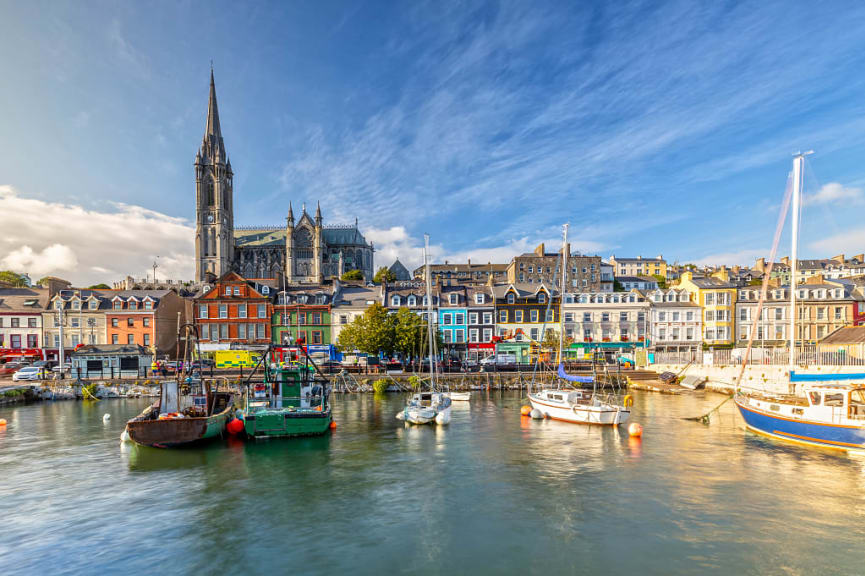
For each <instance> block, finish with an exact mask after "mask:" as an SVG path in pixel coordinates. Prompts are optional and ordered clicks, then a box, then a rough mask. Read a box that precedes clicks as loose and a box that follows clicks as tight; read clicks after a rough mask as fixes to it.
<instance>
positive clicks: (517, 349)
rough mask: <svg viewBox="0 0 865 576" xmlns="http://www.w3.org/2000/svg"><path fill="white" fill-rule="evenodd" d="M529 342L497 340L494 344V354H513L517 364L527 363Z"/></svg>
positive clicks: (528, 360) (528, 359)
mask: <svg viewBox="0 0 865 576" xmlns="http://www.w3.org/2000/svg"><path fill="white" fill-rule="evenodd" d="M530 349H531V342H529V341H525V342H499V343H498V344H496V354H513V355H514V356H515V357H516V359H517V364H529V363H530V361H531V359H530V356H529V351H530Z"/></svg>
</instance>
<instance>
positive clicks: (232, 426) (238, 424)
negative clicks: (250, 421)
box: [225, 418, 243, 436]
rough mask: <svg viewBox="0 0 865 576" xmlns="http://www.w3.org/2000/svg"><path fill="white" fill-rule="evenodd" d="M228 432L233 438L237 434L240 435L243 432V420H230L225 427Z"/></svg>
mask: <svg viewBox="0 0 865 576" xmlns="http://www.w3.org/2000/svg"><path fill="white" fill-rule="evenodd" d="M225 429H226V430H228V433H229V434H231V435H232V436H234V435H236V434H240V433H241V432H243V420H238V419H237V418H232V419H231V420H229V422H228V425H227V426H226V427H225Z"/></svg>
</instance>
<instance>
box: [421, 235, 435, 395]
mask: <svg viewBox="0 0 865 576" xmlns="http://www.w3.org/2000/svg"><path fill="white" fill-rule="evenodd" d="M423 264H424V280H425V281H426V317H427V321H426V334H427V344H428V345H429V369H430V389H431V390H432V391H435V387H436V366H435V357H434V354H435V353H434V351H433V350H434V347H433V342H434V340H433V337H434V332H433V325H432V309H433V308H432V299H433V296H432V278H431V277H430V269H429V234H424V235H423Z"/></svg>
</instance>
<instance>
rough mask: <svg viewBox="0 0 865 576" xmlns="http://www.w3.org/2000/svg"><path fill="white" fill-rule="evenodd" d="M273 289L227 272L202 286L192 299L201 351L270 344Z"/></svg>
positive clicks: (267, 285)
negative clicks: (232, 345) (233, 345)
mask: <svg viewBox="0 0 865 576" xmlns="http://www.w3.org/2000/svg"><path fill="white" fill-rule="evenodd" d="M273 292H274V288H273V286H271V285H269V284H266V283H263V282H259V281H255V280H247V279H246V278H244V277H242V276H241V275H240V274H237V273H236V272H229V273H227V274H225V275H223V276H222V277H221V278H219V279H217V280H216V282H214V283H213V284H208V285H206V286H204V287H203V288H202V290H201V292H200V294H199V295H197V296H196V298H195V324H196V326H197V327H198V333H199V339H200V341H201V344H200V346H201V348H202V350H207V351H212V350H228V349H230V348H231V344H240V345H249V344H254V345H261V346H266V345H268V344H269V343H270V338H271V336H270V334H271V316H272V315H273V305H272V303H271V297H272V295H273Z"/></svg>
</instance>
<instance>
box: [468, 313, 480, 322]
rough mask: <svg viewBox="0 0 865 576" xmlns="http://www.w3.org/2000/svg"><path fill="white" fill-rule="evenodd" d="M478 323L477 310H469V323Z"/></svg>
mask: <svg viewBox="0 0 865 576" xmlns="http://www.w3.org/2000/svg"><path fill="white" fill-rule="evenodd" d="M477 323H478V313H477V312H469V324H477Z"/></svg>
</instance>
